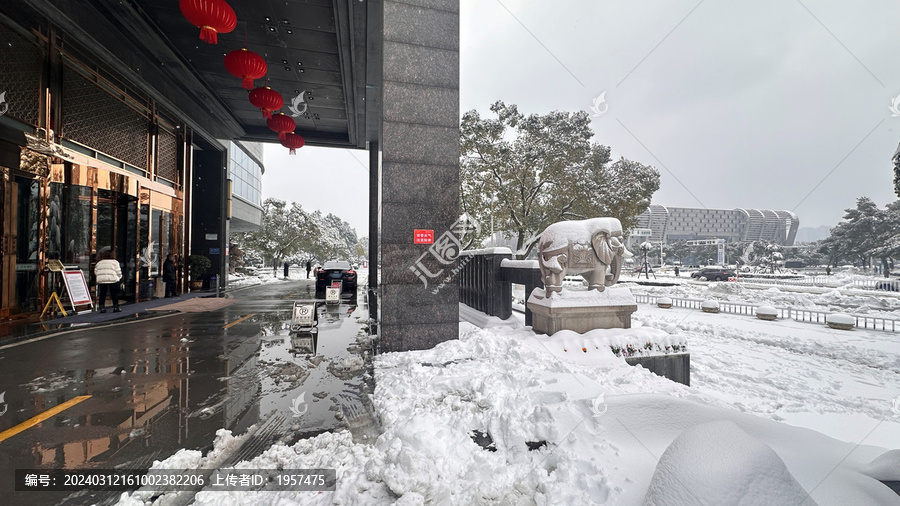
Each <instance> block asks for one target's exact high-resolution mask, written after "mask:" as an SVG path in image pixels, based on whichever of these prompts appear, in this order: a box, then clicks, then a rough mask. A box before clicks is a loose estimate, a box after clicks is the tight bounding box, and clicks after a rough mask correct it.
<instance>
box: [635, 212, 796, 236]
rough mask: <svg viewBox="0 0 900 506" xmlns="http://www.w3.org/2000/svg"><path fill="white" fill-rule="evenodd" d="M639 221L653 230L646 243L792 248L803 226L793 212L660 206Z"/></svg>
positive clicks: (641, 215)
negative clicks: (704, 241)
mask: <svg viewBox="0 0 900 506" xmlns="http://www.w3.org/2000/svg"><path fill="white" fill-rule="evenodd" d="M637 220H638V224H637V227H636V228H639V229H649V230H650V231H651V232H650V236H649V237H648V238H645V240H649V241H650V242H663V243H671V242H675V241H693V240H700V239H714V238H715V239H725V240H726V241H727V242H741V241H767V242H773V243H776V244H781V245H784V246H793V244H794V239H795V238H796V236H797V229H798V228H799V227H800V220H799V219H798V218H797V215H796V214H794V213H793V212H791V211H773V210H770V209H741V208H738V209H697V208H690V207H667V206H661V205H658V204H653V205H651V206H650V207H649V208H648V209H647V210H646V211H644V212H643V213H641V214H640V215H639V216H638V218H637Z"/></svg>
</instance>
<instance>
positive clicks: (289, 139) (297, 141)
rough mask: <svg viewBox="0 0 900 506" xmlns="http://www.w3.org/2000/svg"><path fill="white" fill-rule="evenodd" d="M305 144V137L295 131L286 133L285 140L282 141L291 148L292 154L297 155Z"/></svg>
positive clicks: (282, 143)
mask: <svg viewBox="0 0 900 506" xmlns="http://www.w3.org/2000/svg"><path fill="white" fill-rule="evenodd" d="M305 144H306V141H305V140H304V139H303V137H301V136H299V135H297V134H295V133H289V134H285V136H284V140H282V141H281V145H282V146H284V147H286V148H290V150H291V154H292V155H296V154H297V150H298V149H300V148H302V147H303V146H304V145H305Z"/></svg>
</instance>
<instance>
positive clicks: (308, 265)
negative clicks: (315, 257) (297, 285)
mask: <svg viewBox="0 0 900 506" xmlns="http://www.w3.org/2000/svg"><path fill="white" fill-rule="evenodd" d="M311 270H312V260H307V261H306V279H309V271H311Z"/></svg>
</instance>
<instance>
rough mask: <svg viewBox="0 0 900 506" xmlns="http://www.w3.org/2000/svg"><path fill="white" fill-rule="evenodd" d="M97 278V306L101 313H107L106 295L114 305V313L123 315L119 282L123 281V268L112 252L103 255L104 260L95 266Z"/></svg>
mask: <svg viewBox="0 0 900 506" xmlns="http://www.w3.org/2000/svg"><path fill="white" fill-rule="evenodd" d="M94 276H95V277H96V278H97V306H98V307H99V309H100V312H101V313H105V312H106V294H107V293H108V294H109V296H110V298H111V299H112V303H113V313H121V312H122V310H121V309H119V282H120V281H122V267H121V266H120V265H119V261H118V260H116V256H115V254H114V253H113V252H112V251H107V252H105V253H103V259H102V260H100V261H99V262H97V265H95V266H94Z"/></svg>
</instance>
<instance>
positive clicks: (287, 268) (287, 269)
mask: <svg viewBox="0 0 900 506" xmlns="http://www.w3.org/2000/svg"><path fill="white" fill-rule="evenodd" d="M290 273H291V266H290V264H288V263H287V262H285V263H284V277H285V278H288V277H290Z"/></svg>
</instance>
